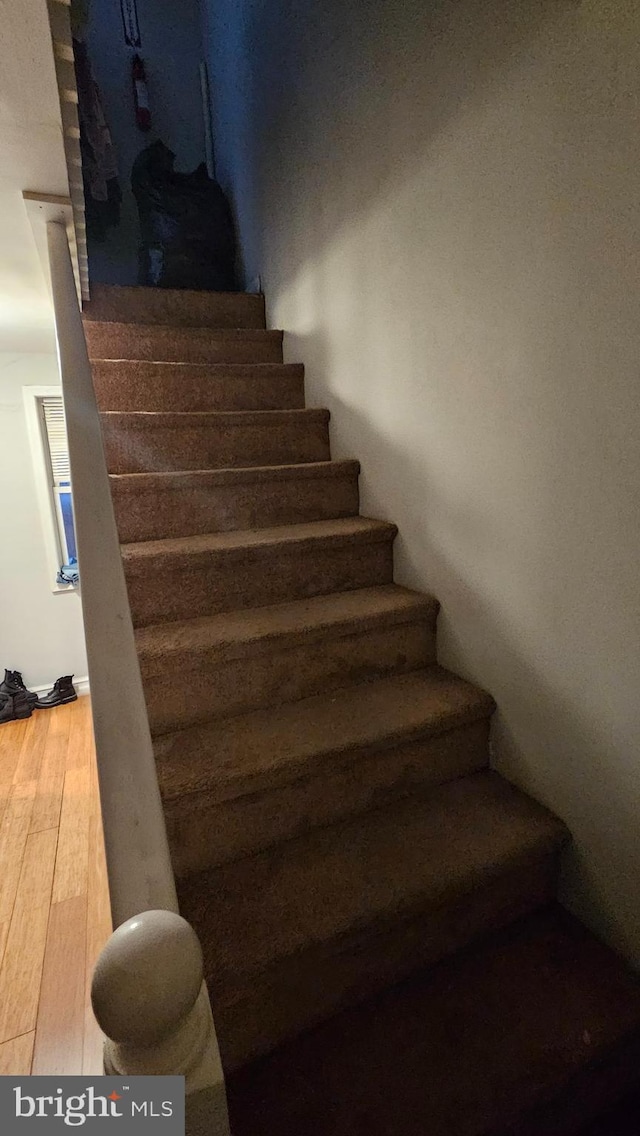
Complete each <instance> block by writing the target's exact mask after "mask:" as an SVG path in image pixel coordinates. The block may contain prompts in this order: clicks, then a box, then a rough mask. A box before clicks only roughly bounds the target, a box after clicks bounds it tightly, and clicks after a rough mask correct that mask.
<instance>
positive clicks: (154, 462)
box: [101, 409, 331, 473]
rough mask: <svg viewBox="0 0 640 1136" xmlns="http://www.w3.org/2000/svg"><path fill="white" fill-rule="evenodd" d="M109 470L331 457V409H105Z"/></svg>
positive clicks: (243, 465)
mask: <svg viewBox="0 0 640 1136" xmlns="http://www.w3.org/2000/svg"><path fill="white" fill-rule="evenodd" d="M101 418H102V431H103V437H104V448H105V457H106V462H107V468H108V470H109V472H110V473H137V472H140V473H143V472H146V471H149V470H152V469H155V470H157V471H158V472H161V471H162V470H188V469H198V470H200V469H210V468H213V467H218V468H221V469H227V468H230V467H233V466H240V467H241V468H246V467H247V466H251V465H257V466H261V467H262V466H268V465H271V464H274V465H279V464H281V463H285V462H291V463H295V462H300V463H303V462H307V461H310V462H318V461H328V460H329V458H330V456H331V453H330V449H329V411H328V410H304V409H303V410H210V411H103V413H102V415H101Z"/></svg>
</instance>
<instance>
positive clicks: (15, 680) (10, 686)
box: [0, 671, 38, 707]
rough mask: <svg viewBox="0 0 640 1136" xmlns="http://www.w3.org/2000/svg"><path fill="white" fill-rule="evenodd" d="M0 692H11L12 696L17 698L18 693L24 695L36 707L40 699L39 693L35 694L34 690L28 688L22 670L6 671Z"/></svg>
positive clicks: (0, 685)
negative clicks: (23, 679)
mask: <svg viewBox="0 0 640 1136" xmlns="http://www.w3.org/2000/svg"><path fill="white" fill-rule="evenodd" d="M0 693H3V694H10V695H11V697H12V698H15V696H16V695H24V696H25V697H26V699H27V702H28V703H29V705H30V706H31V707H34V706H35V704H36V702H37V701H38V695H37V694H34V692H33V691H32V690H27V688H26V686H25V684H24V682H23V681H22V675H21V674H20V671H5V672H4V679H3V681H2V682H0Z"/></svg>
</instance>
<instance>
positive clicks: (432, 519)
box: [205, 0, 640, 961]
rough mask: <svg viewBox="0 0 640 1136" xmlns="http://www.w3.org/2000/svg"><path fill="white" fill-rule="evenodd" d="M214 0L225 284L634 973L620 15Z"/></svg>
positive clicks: (633, 687)
mask: <svg viewBox="0 0 640 1136" xmlns="http://www.w3.org/2000/svg"><path fill="white" fill-rule="evenodd" d="M205 7H206V8H208V28H206V29H205V35H206V42H207V43H208V45H209V46H208V50H209V58H210V61H211V63H212V66H213V64H214V63H215V69H214V77H215V92H214V93H215V100H214V101H215V105H216V108H217V114H216V123H215V126H216V142H217V157H218V168H219V176H220V178H221V181H222V183H223V186H224V187H225V188H227V189H229V190H230V192H231V195H232V197H233V200H234V204H235V210H236V214H237V221H238V228H239V233H240V239H241V243H242V248H243V257H244V265H245V274H246V277H247V279H251V278H252V277H254V276H255V275H257V274H258V273H261V274H262V276H263V280H264V281H265V291H266V293H267V302H268V309H269V314H270V322H271V324H272V326H276V325H277V326H283V327H284V328H285V329H286V330H287V339H286V343H287V351H288V356H289V358H291V359H301V360H303V361H304V363H305V365H306V373H307V390H308V395H309V401H310V403H311V404H316V405H317V404H320V405H328V406H329V407H330V409H331V411H332V415H333V417H332V445H333V451H334V454H335V456H338V457H339V456H343V455H346V454H348V455H352V454H355V455H356V456H358V457H359V458H360V459H361V461H362V466H363V476H362V479H361V486H362V502H363V512H365V513H367V514H369V515H374V516H380V517H384V518H388V519H392V520H394V521H396V522H397V523H398V524H399V526H400V538H399V540H398V544H397V557H396V563H397V577H398V579H399V580H401V581H402V582H404V583H406V584H409V585H411V586H415V587H418V588H422V589H426V590H430V591H433V592H435V593H436V594H437V595H438V598H439V599H440V600H441V602H442V604H443V613H442V616H441V622H440V644H441V656H442V658H443V659H444V661H445V662H446V663H447V664H448V665H450V666H452V667H453V668H455V669H457V670H458V671H460V672H461V673H463V674H466V675H467V676H468V677H470V678H472V679H474V680H475V681H477V682H479V683H480V684H482V685H484V686H486V687H487V688H488V689H490V690H491V692H492V694H493V695H494V696H495V697H496V699H497V701H498V705H499V707H500V713H499V716H498V719H497V722H496V728H495V730H494V735H493V746H494V757H495V761H496V763H497V764H498V766H499V767H500V769H502V770H503V771H505V772H506V773H507V774H508V775H509V776H511V777H513V778H514V779H516V780H517V781H519V782H520V783H521V784H522V785H524V786H525V787H526V788H528V789H529V790H530V791H532V792H533V793H534V794H535V795H536V796H537V797H539V798H540V799H541V800H543V801H544V802H546V803H547V804H548V805H549V806H550V807H552V808H553V809H555V811H557V812H558V813H559V814H560V815H561V816H562V817H563V818H564V819H565V820H566V821H567V823H568V824H569V825H570V827H571V829H572V831H573V834H574V838H575V845H574V849H573V852H572V853H571V855H570V857H569V858H568V860H567V868H566V872H565V886H564V895H565V898H566V899H567V900H568V901H569V902H570V903H571V905H572V906H573V907H574V909H576V910H577V911H578V912H579V913H581V914H583V915H587V916H588V917H589V918H590V920H591V921H592V922H593V923H595V924H596V925H597V927H599V929H600V930H601V931H603V932H606V934H607V935H608V937H609V939H610V940H611V941H612V942H614V943H615V944H616V945H617V946H619V947H621V948H622V949H624V950H625V951H626V953H627V954H628V955H629V956H630V957H633V958H635V959H638V960H639V961H640V914H639V912H640V847H639V845H638V841H637V835H636V834H637V818H638V815H639V814H640V780H639V778H638V775H637V752H638V739H639V738H640V721H639V713H638V698H637V690H638V685H639V683H640V658H639V651H638V644H639V642H640V604H639V603H638V588H637V579H636V568H635V565H636V564H637V562H638V558H639V556H640V538H639V532H640V525H639V524H638V507H637V491H636V488H635V487H636V486H637V481H638V476H639V474H640V447H639V446H638V437H639V436H640V407H639V403H638V397H637V389H638V388H637V373H638V358H639V357H640V331H639V329H640V307H639V302H638V301H639V297H640V270H639V268H638V265H639V264H640V238H639V234H640V205H639V201H638V195H637V184H636V183H637V178H636V175H635V170H636V167H637V108H638V105H639V104H640V52H639V49H638V44H639V42H640V9H639V8H638V6H637V5H636V4H634V3H632V2H631V0H622V2H614V0H581V2H576V0H541V2H539V3H536V4H532V3H529V2H528V0H508V2H507V0H460V2H459V3H453V2H451V0H449V2H447V3H444V2H442V0H437V2H435V3H432V4H430V5H429V6H428V7H427V6H426V5H424V3H418V2H417V0H410V2H409V3H402V4H401V3H400V2H399V0H394V2H391V0H388V2H383V0H374V2H372V3H369V4H355V3H347V4H342V5H341V4H339V3H338V2H337V0H323V2H320V3H311V0H307V2H306V3H304V4H301V5H299V6H296V8H295V11H294V10H292V8H291V6H290V5H287V4H285V3H284V0H280V2H275V3H273V4H271V5H269V6H268V7H265V6H264V5H262V4H259V3H258V2H257V0H244V2H242V0H240V2H236V0H234V2H233V3H232V0H216V3H215V4H214V3H213V0H210V2H208V0H205ZM214 40H215V44H216V55H215V59H214V53H213V51H212V48H211V45H212V43H213V42H214Z"/></svg>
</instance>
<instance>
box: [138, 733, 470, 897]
mask: <svg viewBox="0 0 640 1136" xmlns="http://www.w3.org/2000/svg"><path fill="white" fill-rule="evenodd" d="M174 736H175V737H176V738H179V736H180V735H174ZM163 741H164V738H158V739H157V743H162V742H163ZM211 756H212V762H213V761H214V760H215V739H214V740H213V742H212V755H211ZM488 760H489V720H488V719H487V718H485V719H484V720H481V721H478V722H472V723H470V724H469V725H465V726H460V727H458V728H457V729H453V730H450V731H448V732H447V733H444V734H442V735H440V736H439V737H432V738H423V739H419V740H417V741H410V742H406V743H404V744H401V745H396V746H393V747H391V748H388V747H384V748H380V749H379V750H374V751H373V752H371V751H365V752H363V753H361V754H358V753H353V752H351V753H349V754H345V755H343V756H342V757H341V758H340V759H336V760H335V761H332V762H330V763H326V764H322V763H321V764H319V767H318V769H317V770H315V769H314V768H313V764H312V763H311V762H309V769H308V773H307V775H306V776H303V777H300V778H299V779H298V780H295V781H291V782H289V783H287V784H284V785H277V786H275V787H274V788H273V789H271V790H262V791H258V792H254V793H246V794H244V795H242V796H238V797H235V798H231V799H229V800H223V801H220V800H218V799H217V794H216V792H215V791H210V792H208V793H207V792H199V793H192V794H189V795H182V796H179V797H175V798H172V799H170V800H167V799H165V800H164V813H165V818H166V822H167V835H168V837H169V846H170V848H171V859H172V863H173V867H174V871H175V872H176V875H178V876H186V875H188V874H190V873H191V872H200V871H204V870H206V869H207V868H213V867H216V866H217V865H219V864H224V863H226V862H227V861H229V860H237V859H240V858H241V857H242V856H250V855H253V854H254V853H256V852H260V851H262V850H263V849H265V848H269V847H270V846H272V845H274V844H278V843H279V842H281V841H283V840H290V839H292V838H293V837H296V836H300V835H301V834H302V833H304V832H306V831H307V830H308V829H310V828H314V827H319V826H322V825H329V824H333V823H334V822H335V821H337V820H342V819H343V818H345V817H348V816H351V815H353V814H354V813H359V812H365V811H367V810H368V809H372V808H378V807H380V806H381V805H383V804H384V803H385V801H386V800H393V799H394V797H398V796H402V795H404V794H411V793H414V792H416V791H422V790H425V789H431V788H435V787H437V786H438V785H442V784H443V783H445V782H446V781H451V780H454V779H455V778H457V777H464V776H465V775H467V774H469V773H475V772H477V771H478V770H480V769H483V768H485V767H486V765H487V763H488ZM158 776H159V780H160V786H161V789H162V766H160V767H159V769H158Z"/></svg>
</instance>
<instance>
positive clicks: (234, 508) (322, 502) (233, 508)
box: [111, 461, 360, 544]
mask: <svg viewBox="0 0 640 1136" xmlns="http://www.w3.org/2000/svg"><path fill="white" fill-rule="evenodd" d="M359 470H360V467H359V464H358V462H355V461H342V462H322V463H317V464H316V463H305V464H304V465H299V466H280V467H272V468H268V467H267V468H265V467H263V468H259V467H256V468H254V469H232V470H228V469H223V470H204V471H199V472H193V473H173V474H171V473H168V474H136V475H132V476H126V475H125V476H115V477H112V478H111V493H112V497H113V506H114V511H115V516H116V523H117V526H118V534H119V536H120V540H121V541H122V543H123V544H128V543H130V542H132V541H142V540H161V539H163V538H164V537H180V536H192V535H195V534H197V533H209V532H230V531H233V530H235V529H261V528H267V527H270V526H272V525H285V524H303V523H305V522H307V521H319V520H325V519H330V518H333V517H352V516H355V515H356V514H357V512H358V508H359V494H358V473H359Z"/></svg>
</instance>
